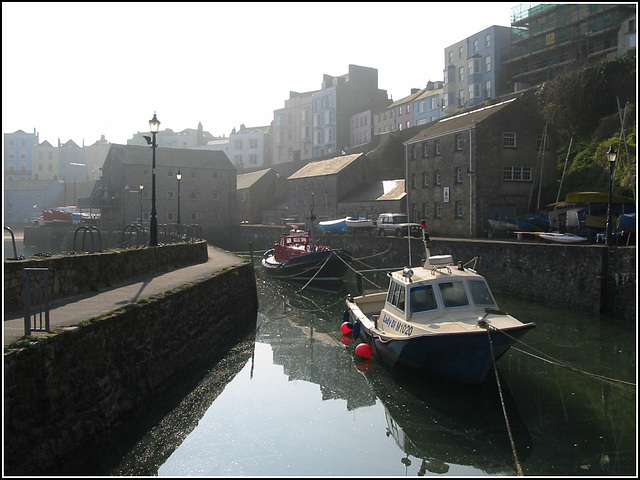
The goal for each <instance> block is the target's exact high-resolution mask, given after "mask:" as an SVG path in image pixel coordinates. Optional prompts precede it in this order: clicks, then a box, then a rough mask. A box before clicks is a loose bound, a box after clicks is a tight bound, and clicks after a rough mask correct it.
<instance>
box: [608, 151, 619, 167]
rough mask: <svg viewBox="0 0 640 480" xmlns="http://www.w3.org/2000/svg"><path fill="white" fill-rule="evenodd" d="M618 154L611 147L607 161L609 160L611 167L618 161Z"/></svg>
mask: <svg viewBox="0 0 640 480" xmlns="http://www.w3.org/2000/svg"><path fill="white" fill-rule="evenodd" d="M617 157H618V154H617V153H616V151H615V150H614V149H613V147H612V146H609V151H608V152H607V160H609V165H613V164H614V163H615V161H616V158H617Z"/></svg>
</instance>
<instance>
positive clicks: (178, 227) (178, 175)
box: [176, 169, 182, 236]
mask: <svg viewBox="0 0 640 480" xmlns="http://www.w3.org/2000/svg"><path fill="white" fill-rule="evenodd" d="M176 178H177V179H178V222H177V224H176V230H177V232H178V236H180V180H182V173H180V169H178V173H176Z"/></svg>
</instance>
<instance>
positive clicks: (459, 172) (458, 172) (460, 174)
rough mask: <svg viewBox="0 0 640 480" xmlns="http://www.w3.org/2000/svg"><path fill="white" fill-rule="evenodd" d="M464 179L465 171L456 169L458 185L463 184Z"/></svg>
mask: <svg viewBox="0 0 640 480" xmlns="http://www.w3.org/2000/svg"><path fill="white" fill-rule="evenodd" d="M462 179H463V170H462V168H460V167H458V168H456V183H462Z"/></svg>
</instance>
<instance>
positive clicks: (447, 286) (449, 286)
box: [438, 281, 469, 308]
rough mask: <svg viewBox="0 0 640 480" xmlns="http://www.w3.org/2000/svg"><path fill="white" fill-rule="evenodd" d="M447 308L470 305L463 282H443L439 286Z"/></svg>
mask: <svg viewBox="0 0 640 480" xmlns="http://www.w3.org/2000/svg"><path fill="white" fill-rule="evenodd" d="M438 287H439V288H440V295H441V296H442V301H443V302H444V306H445V308H452V307H466V306H468V305H469V299H468V298H467V292H466V291H465V289H464V285H463V283H462V282H461V281H455V282H441V283H439V284H438Z"/></svg>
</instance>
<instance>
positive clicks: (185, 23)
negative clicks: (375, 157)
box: [2, 2, 521, 146]
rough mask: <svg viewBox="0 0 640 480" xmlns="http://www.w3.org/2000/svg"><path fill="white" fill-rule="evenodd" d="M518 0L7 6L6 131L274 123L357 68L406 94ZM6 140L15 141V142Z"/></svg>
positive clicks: (505, 21)
mask: <svg viewBox="0 0 640 480" xmlns="http://www.w3.org/2000/svg"><path fill="white" fill-rule="evenodd" d="M518 5H521V4H520V3H511V2H497V3H487V2H477V3H449V2H443V3H434V2H415V3H414V2H407V3H403V2H363V3H360V2H355V3H348V2H347V3H344V2H336V3H322V2H318V3H302V2H301V3H289V2H285V3H235V2H230V3H226V2H221V3H216V2H207V3H185V2H180V3H164V2H157V3H154V2H151V3H29V2H15V3H14V2H3V3H2V131H3V133H12V132H15V131H16V130H18V129H22V130H24V131H25V132H29V133H31V132H33V130H34V128H35V129H36V131H37V132H38V133H39V134H40V141H41V142H42V141H44V140H48V141H49V142H50V143H51V144H53V145H54V146H55V145H56V144H57V141H58V138H60V140H61V141H62V142H66V141H67V140H69V139H71V140H73V141H74V142H76V143H77V144H78V145H82V142H83V140H84V142H85V145H91V144H93V143H94V142H95V141H97V140H99V139H100V136H101V135H105V136H106V139H107V140H109V141H111V142H113V143H121V144H125V143H126V141H127V139H130V138H131V137H132V135H133V134H134V133H136V132H147V131H148V130H149V119H150V118H151V117H152V116H153V113H154V111H155V112H157V115H158V119H159V120H160V121H161V125H160V129H161V130H164V129H165V128H171V129H172V130H174V131H180V130H183V129H185V128H197V125H198V122H202V125H203V128H204V130H206V131H208V132H210V133H211V134H213V135H216V136H222V135H223V134H224V135H227V136H228V135H229V133H230V132H231V130H232V129H233V128H234V127H236V129H237V128H239V127H240V124H242V123H244V124H245V125H246V126H247V127H255V126H262V125H268V124H269V123H270V122H271V120H272V119H273V111H274V110H277V109H280V108H283V107H284V102H285V100H286V99H288V98H289V92H290V91H297V92H306V91H312V90H318V89H320V87H321V83H322V76H323V74H325V73H326V74H329V75H335V76H339V75H344V74H346V73H348V71H349V64H355V65H361V66H365V67H372V68H376V69H377V70H378V88H381V89H385V90H387V92H388V93H389V95H391V96H392V97H393V99H394V100H399V99H400V98H403V97H406V96H407V95H409V94H410V93H411V88H424V87H425V86H426V84H427V82H428V81H429V80H433V81H435V80H442V79H443V74H442V70H443V68H444V49H445V48H446V47H448V46H450V45H452V44H454V43H456V42H458V41H460V40H462V39H464V38H466V37H468V36H471V35H473V34H474V33H477V32H479V31H481V30H483V29H485V28H487V27H490V26H492V25H501V26H509V25H510V22H511V9H512V7H516V6H518ZM3 141H4V140H3Z"/></svg>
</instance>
